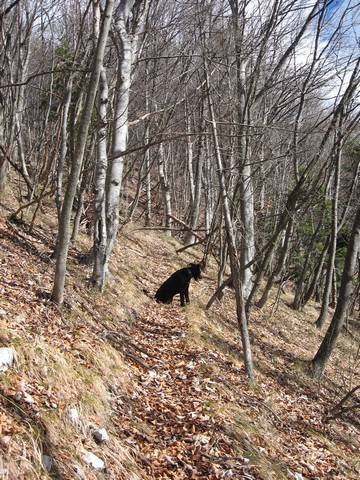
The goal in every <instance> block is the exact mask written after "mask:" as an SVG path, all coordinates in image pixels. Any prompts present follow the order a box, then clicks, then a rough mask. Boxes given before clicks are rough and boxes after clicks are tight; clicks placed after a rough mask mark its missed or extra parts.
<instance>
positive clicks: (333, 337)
mask: <svg viewBox="0 0 360 480" xmlns="http://www.w3.org/2000/svg"><path fill="white" fill-rule="evenodd" d="M359 250H360V208H359V209H358V211H357V213H356V217H355V221H354V226H353V229H352V232H351V237H350V241H349V246H348V249H347V253H346V257H345V263H344V270H343V274H342V279H341V285H340V291H339V298H338V302H337V305H336V309H335V312H334V315H333V318H332V320H331V323H330V326H329V328H328V330H327V332H326V334H325V337H324V339H323V341H322V343H321V345H320V347H319V350H318V351H317V353H316V355H315V357H314V358H313V360H312V373H313V376H314V378H316V379H320V378H321V376H322V374H323V372H324V369H325V367H326V364H327V361H328V359H329V357H330V355H331V353H332V351H333V349H334V346H335V344H336V341H337V339H338V336H339V334H340V332H341V330H342V328H343V325H344V322H345V318H346V312H347V310H348V307H349V305H350V299H351V292H352V286H353V285H352V280H353V277H354V274H355V270H356V263H357V256H358V254H359Z"/></svg>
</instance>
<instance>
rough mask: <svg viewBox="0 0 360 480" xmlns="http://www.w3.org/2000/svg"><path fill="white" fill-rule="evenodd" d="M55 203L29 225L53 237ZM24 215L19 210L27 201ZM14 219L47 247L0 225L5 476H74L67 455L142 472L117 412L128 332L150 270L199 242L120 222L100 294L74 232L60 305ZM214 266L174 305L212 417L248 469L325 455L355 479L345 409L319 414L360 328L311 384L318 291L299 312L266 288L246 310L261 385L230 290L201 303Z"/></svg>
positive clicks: (160, 275) (125, 404)
mask: <svg viewBox="0 0 360 480" xmlns="http://www.w3.org/2000/svg"><path fill="white" fill-rule="evenodd" d="M51 208H52V206H51V205H50V204H49V205H48V206H45V208H44V211H43V214H42V218H39V223H40V225H42V226H41V227H40V226H37V227H36V232H38V233H39V232H40V233H42V234H44V235H45V233H44V232H46V236H47V238H49V240H51V239H53V237H52V236H51V231H52V230H53V229H54V228H55V225H52V226H51V227H49V229H48V231H46V229H44V228H43V226H45V227H46V225H47V222H48V221H49V215H50V214H51ZM0 211H1V216H0V222H1V223H0V226H1V229H2V230H3V231H7V232H10V233H11V227H8V226H6V225H5V214H6V213H7V212H6V211H5V210H4V209H0ZM27 215H28V216H27V217H24V220H25V221H28V218H29V215H30V212H27ZM14 228H15V230H16V231H14V237H16V235H17V234H16V232H19V233H21V234H22V236H23V237H24V238H25V239H26V241H27V242H28V243H29V244H30V245H35V246H36V248H37V249H38V250H40V251H41V252H42V255H43V257H42V256H41V255H39V254H38V253H36V252H35V253H34V252H33V251H30V253H28V256H26V255H27V254H26V251H27V250H26V249H25V248H23V247H24V245H21V242H24V241H25V240H24V238H22V239H21V238H20V239H19V242H20V245H18V244H17V243H16V242H15V241H14V240H11V239H9V238H6V242H7V243H8V245H9V246H11V249H10V250H7V251H5V249H4V250H3V251H2V255H4V257H2V258H4V262H3V267H4V268H6V272H7V277H6V279H5V280H6V283H4V284H3V285H2V288H3V290H4V291H3V293H4V292H6V293H7V294H8V292H11V295H10V294H9V295H8V296H7V297H4V296H3V297H2V299H1V304H0V312H1V314H0V335H1V336H2V337H0V338H6V339H8V340H9V341H10V343H11V344H12V345H13V346H14V348H15V349H16V351H17V354H18V362H17V364H16V366H15V367H14V368H13V369H12V370H10V371H8V372H7V373H6V374H1V377H0V388H1V395H2V396H1V397H0V421H1V430H0V432H1V433H0V448H1V450H2V451H3V453H4V455H3V457H2V459H1V461H0V478H3V479H15V478H27V479H45V478H62V479H67V478H69V479H74V478H80V477H79V476H78V475H77V474H76V472H75V470H74V466H80V468H81V469H82V470H83V471H84V472H85V475H86V478H89V479H91V478H92V479H95V478H107V479H114V480H121V479H126V480H128V479H130V480H132V479H133V480H137V479H141V478H149V476H148V475H146V474H145V473H144V470H143V467H142V465H141V463H142V460H143V459H141V458H140V459H139V458H138V453H137V452H136V451H135V448H133V446H132V445H131V443H130V444H129V443H127V441H126V440H127V439H126V435H124V433H123V425H121V424H120V423H119V420H118V418H117V412H118V410H119V409H124V408H125V409H131V405H132V402H133V401H134V400H133V393H134V389H136V384H134V380H133V378H134V376H133V363H132V361H131V360H129V357H127V352H128V347H129V344H128V342H130V341H131V338H130V337H129V334H130V331H131V328H132V327H133V326H136V322H137V319H138V318H140V317H141V316H142V315H144V312H145V311H146V309H149V308H150V309H154V308H155V306H153V305H155V304H154V303H153V299H152V297H153V295H154V293H155V291H156V288H157V286H158V285H159V283H161V282H162V281H163V279H164V278H166V277H167V276H168V275H169V274H170V273H171V272H172V271H173V270H174V269H176V268H180V267H181V266H183V265H184V264H187V263H188V262H190V261H194V260H195V261H199V260H201V252H200V251H199V250H187V251H185V252H182V253H180V254H178V253H176V250H177V249H178V248H179V247H180V246H181V245H180V243H178V242H177V240H176V239H169V238H168V237H165V236H164V235H162V234H159V233H158V232H155V231H146V232H145V231H143V230H141V229H138V227H137V225H134V224H128V225H126V226H125V227H124V228H123V229H122V231H121V232H120V236H119V240H118V243H117V245H116V249H115V252H114V255H113V257H112V259H111V265H110V273H111V278H110V280H109V283H108V285H107V287H106V289H105V292H104V294H103V295H100V294H99V293H98V292H97V291H94V290H93V289H92V288H90V286H88V283H87V281H86V280H87V278H89V276H90V274H91V270H90V268H89V267H86V266H82V265H81V266H80V265H78V264H77V260H76V259H77V255H78V254H79V253H84V252H86V251H87V250H88V249H89V248H90V243H91V242H90V239H89V238H88V237H86V236H85V235H82V236H81V242H80V243H79V244H77V245H76V247H75V248H74V249H73V250H72V252H71V255H70V258H69V275H68V278H67V286H66V292H67V296H66V299H67V303H68V307H67V308H66V309H64V310H63V311H61V312H59V311H58V310H57V309H56V308H54V307H53V306H51V305H50V304H49V303H48V302H47V300H46V296H45V297H44V300H41V299H40V300H39V296H38V291H39V289H40V290H41V291H42V292H45V293H49V291H50V289H51V282H52V275H53V263H52V262H51V261H48V260H47V257H46V254H47V252H48V251H49V247H48V246H47V245H46V244H45V243H44V242H43V241H41V240H39V237H38V238H36V236H35V235H33V236H28V235H27V234H26V232H25V231H24V230H23V229H22V228H21V226H15V227H14ZM215 279H216V275H215V266H214V265H213V264H211V263H210V264H209V266H208V269H207V271H206V275H205V279H204V280H203V281H202V282H200V283H198V284H196V285H192V286H191V292H190V296H191V298H192V303H191V305H190V306H188V307H187V308H186V309H183V310H181V311H180V315H181V316H182V318H185V319H186V320H187V322H188V324H189V328H188V331H187V332H186V337H184V339H183V341H184V342H185V343H186V345H187V346H190V347H191V348H193V349H194V350H196V351H198V352H200V354H199V355H200V357H201V359H202V363H201V367H200V368H201V371H200V373H201V375H202V376H204V378H208V379H209V382H210V383H209V385H210V387H211V389H213V390H214V392H216V395H217V396H216V401H214V400H211V401H209V400H206V402H208V403H206V404H205V403H204V408H205V407H206V410H207V412H208V415H209V416H213V417H214V418H217V419H220V420H221V422H222V424H223V426H224V435H226V436H227V437H228V438H230V439H232V441H233V443H234V449H235V451H236V452H238V454H239V455H242V456H243V457H246V458H247V459H248V460H249V462H250V463H251V465H252V466H253V467H254V469H255V471H256V475H257V477H256V478H260V479H264V480H269V479H287V478H294V476H293V474H292V473H291V472H299V471H302V472H303V475H304V478H316V475H317V476H319V475H318V473H316V472H319V471H321V468H322V465H327V466H329V465H331V466H332V468H333V470H331V471H330V473H327V475H328V476H326V477H323V478H334V479H338V480H345V479H347V480H350V479H354V480H355V478H357V475H358V473H359V471H360V466H359V460H358V457H357V456H356V455H355V453H356V452H357V451H358V450H357V449H358V448H359V447H360V442H359V431H358V430H357V428H356V426H355V424H352V423H351V419H349V418H348V419H343V420H338V421H335V422H332V423H330V424H328V425H324V424H322V417H323V414H324V412H325V409H326V408H328V407H330V406H331V404H332V403H333V402H335V401H336V400H337V399H339V398H340V397H341V395H342V394H343V392H344V391H346V390H348V389H350V387H351V386H352V385H355V384H356V382H357V383H359V369H358V368H357V367H358V361H359V359H358V353H357V345H358V341H359V330H357V331H356V330H354V331H353V332H352V333H353V335H349V334H344V335H343V336H342V337H341V340H340V342H339V344H338V345H337V348H336V351H335V352H334V354H333V356H332V358H331V361H330V364H329V366H328V368H327V370H326V375H325V377H324V379H323V381H322V382H321V383H314V382H313V381H312V380H311V378H310V377H309V376H308V372H307V362H308V361H309V360H310V359H311V358H312V356H313V355H314V353H315V352H316V349H317V347H318V345H319V342H320V340H321V338H322V335H323V333H324V332H319V331H318V330H317V329H316V328H315V326H314V321H315V320H316V316H317V313H318V306H317V305H316V304H314V303H313V304H311V305H309V306H308V307H306V309H305V311H304V312H294V311H293V310H292V309H291V308H290V307H289V306H288V304H289V303H290V301H291V298H292V293H291V291H287V292H286V294H285V295H283V294H282V295H281V298H280V301H279V303H278V304H276V302H275V300H276V293H277V292H273V295H272V296H271V298H270V301H269V303H268V306H267V307H266V308H264V309H263V310H261V311H259V310H254V311H253V313H252V316H251V321H250V331H251V338H252V345H253V354H254V363H255V367H256V386H255V387H254V388H251V387H250V386H249V385H248V383H247V380H246V377H245V375H244V369H243V362H242V351H241V344H240V339H239V333H238V326H237V321H236V318H235V308H234V298H233V292H232V291H231V289H228V290H227V291H226V295H225V297H224V299H223V300H222V302H221V303H219V302H215V304H214V305H213V306H212V308H211V309H210V310H208V311H206V310H205V305H206V303H207V301H208V299H209V297H210V295H211V294H212V292H213V290H214V288H215ZM31 282H32V283H31ZM13 285H15V286H13ZM161 311H162V310H161V309H159V313H158V314H159V315H160V314H161ZM139 357H140V358H142V357H141V354H139ZM25 394H27V395H29V397H27V396H26V395H25ZM30 399H32V400H33V401H32V402H31V400H30ZM200 400H201V399H200ZM204 402H205V400H204ZM72 407H75V408H76V409H77V410H78V412H79V421H78V422H73V421H71V420H70V418H69V409H70V408H72ZM134 425H136V428H137V429H138V430H139V431H140V432H142V433H143V434H144V435H148V436H150V435H151V434H152V428H151V427H150V426H149V425H148V424H147V423H146V422H144V421H142V420H141V419H139V418H134ZM94 426H101V427H105V428H106V429H107V430H108V432H109V434H110V437H111V441H110V442H109V443H108V444H106V445H103V446H99V445H96V443H94V441H93V439H92V436H91V430H92V428H93V427H94ZM84 450H89V451H93V452H94V453H95V454H98V455H99V456H100V457H101V458H103V460H104V461H105V463H106V465H107V473H106V474H102V473H96V472H94V471H91V470H90V469H88V467H86V466H85V465H84V464H83V463H82V460H81V452H83V451H84ZM43 453H46V454H49V455H50V456H52V458H54V460H55V470H53V471H52V473H51V474H49V473H48V472H47V471H46V470H45V469H44V467H43V465H42V454H43ZM299 458H302V459H303V462H304V465H300V464H299ZM1 462H2V463H1ZM313 465H315V467H316V470H315V473H313V472H312V470H311V467H312V466H313ZM335 467H336V468H337V470H335ZM324 468H325V467H324ZM335 472H336V473H335ZM56 475H57V476H56ZM169 478H170V477H169ZM171 478H173V477H171ZM320 478H322V477H320Z"/></svg>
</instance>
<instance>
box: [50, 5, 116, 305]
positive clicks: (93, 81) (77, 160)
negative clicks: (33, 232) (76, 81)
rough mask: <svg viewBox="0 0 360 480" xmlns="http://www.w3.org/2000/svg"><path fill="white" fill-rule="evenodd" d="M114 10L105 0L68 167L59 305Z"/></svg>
mask: <svg viewBox="0 0 360 480" xmlns="http://www.w3.org/2000/svg"><path fill="white" fill-rule="evenodd" d="M113 8H114V0H107V2H106V6H105V11H104V16H103V22H102V25H101V30H100V35H99V40H98V43H97V48H96V52H95V58H94V62H93V68H92V71H91V76H90V81H89V85H88V89H87V95H86V100H85V105H84V108H83V111H82V114H81V118H80V124H79V134H78V137H77V141H76V147H75V154H74V161H73V164H72V167H71V171H70V176H69V180H68V184H67V188H66V192H65V197H64V203H63V208H62V213H61V222H60V225H59V244H58V252H57V253H58V256H57V260H56V268H55V278H54V285H53V290H52V294H51V299H52V300H53V301H54V302H55V303H57V304H59V305H62V304H63V301H64V287H65V275H66V264H67V256H68V250H69V243H70V234H71V228H70V224H71V210H72V205H73V202H74V197H75V193H76V187H77V184H78V181H79V177H80V171H81V166H82V163H83V158H84V153H85V147H86V142H87V137H88V131H89V127H90V122H91V116H92V112H93V107H94V103H95V97H96V91H97V88H98V84H99V78H100V72H101V69H102V64H103V58H104V53H105V47H106V43H107V38H108V34H109V29H110V24H111V17H112V12H113Z"/></svg>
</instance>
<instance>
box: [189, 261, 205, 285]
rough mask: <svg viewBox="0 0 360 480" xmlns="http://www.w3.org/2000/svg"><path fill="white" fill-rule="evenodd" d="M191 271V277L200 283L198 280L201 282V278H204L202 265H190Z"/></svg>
mask: <svg viewBox="0 0 360 480" xmlns="http://www.w3.org/2000/svg"><path fill="white" fill-rule="evenodd" d="M189 269H190V270H191V275H192V277H193V278H194V279H195V280H196V281H198V280H200V278H202V276H201V265H200V263H190V266H189Z"/></svg>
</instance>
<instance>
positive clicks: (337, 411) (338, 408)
mask: <svg viewBox="0 0 360 480" xmlns="http://www.w3.org/2000/svg"><path fill="white" fill-rule="evenodd" d="M359 389H360V385H357V386H356V387H354V388H353V389H352V390H350V392H348V393H347V394H346V395H345V396H344V397H343V398H342V399H341V400H340V402H338V403H337V404H336V405H335V406H334V407H333V408H332V409H331V410H330V411H329V413H328V414H327V415H326V416H325V417H324V419H323V421H324V422H325V423H326V422H329V421H330V420H335V419H336V418H338V417H340V416H341V415H343V414H344V413H347V412H350V411H351V410H356V409H357V408H360V403H359V402H358V403H356V404H355V405H351V406H350V407H343V405H344V403H345V402H346V401H347V400H348V399H349V398H350V397H352V396H353V395H354V393H355V392H356V391H357V390H359Z"/></svg>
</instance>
